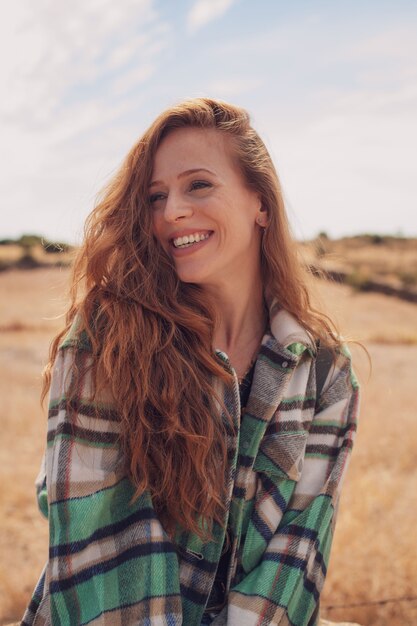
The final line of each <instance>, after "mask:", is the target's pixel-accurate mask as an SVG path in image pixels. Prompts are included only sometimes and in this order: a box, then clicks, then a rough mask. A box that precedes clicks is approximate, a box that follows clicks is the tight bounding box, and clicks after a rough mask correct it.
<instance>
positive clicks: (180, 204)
mask: <svg viewBox="0 0 417 626" xmlns="http://www.w3.org/2000/svg"><path fill="white" fill-rule="evenodd" d="M192 214H193V208H192V206H191V205H190V203H189V202H186V201H185V199H184V198H183V197H181V196H179V195H175V194H169V196H168V198H167V200H166V203H165V211H164V217H165V220H166V221H167V222H176V221H177V220H179V219H181V218H182V217H190V216H191V215H192Z"/></svg>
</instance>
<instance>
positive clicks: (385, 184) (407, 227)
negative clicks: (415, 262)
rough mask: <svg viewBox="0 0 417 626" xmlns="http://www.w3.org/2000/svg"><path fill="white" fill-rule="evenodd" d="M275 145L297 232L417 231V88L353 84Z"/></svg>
mask: <svg viewBox="0 0 417 626" xmlns="http://www.w3.org/2000/svg"><path fill="white" fill-rule="evenodd" d="M270 143H271V144H272V146H273V152H276V154H278V155H279V158H278V159H277V162H278V170H279V173H280V175H281V178H282V181H283V186H284V190H285V192H286V195H287V198H288V200H289V206H290V207H291V209H292V214H293V218H292V219H293V223H294V224H295V229H296V231H297V234H298V235H299V236H300V237H305V236H307V237H309V236H312V235H314V234H315V233H317V232H318V231H319V230H326V231H328V232H329V233H330V234H334V235H339V234H343V233H346V232H352V233H353V232H358V230H362V231H366V230H367V231H369V232H391V233H395V232H397V231H400V230H402V231H403V232H406V233H410V234H411V233H414V234H417V210H416V209H417V194H416V190H415V180H416V179H417V149H416V148H415V146H416V145H417V89H416V88H415V87H404V88H401V89H399V90H398V91H397V92H395V93H392V92H390V91H386V92H385V93H381V92H378V93H372V92H369V91H362V92H355V93H352V94H351V95H350V96H347V97H346V96H342V95H340V97H339V99H334V100H333V101H332V102H329V103H328V108H327V110H326V111H325V112H323V113H321V114H319V115H317V116H316V117H315V119H313V120H305V121H304V122H301V123H300V124H299V127H298V128H297V129H295V128H292V129H291V130H290V131H289V132H288V130H287V129H286V128H285V126H284V125H283V126H279V125H275V128H274V129H273V131H272V133H271V142H270Z"/></svg>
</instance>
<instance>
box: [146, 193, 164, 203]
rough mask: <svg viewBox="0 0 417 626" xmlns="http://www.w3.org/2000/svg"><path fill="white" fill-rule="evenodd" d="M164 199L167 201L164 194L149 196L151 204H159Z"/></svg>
mask: <svg viewBox="0 0 417 626" xmlns="http://www.w3.org/2000/svg"><path fill="white" fill-rule="evenodd" d="M164 199H165V195H164V194H163V193H153V194H152V195H151V196H149V202H150V204H155V202H158V201H159V200H164Z"/></svg>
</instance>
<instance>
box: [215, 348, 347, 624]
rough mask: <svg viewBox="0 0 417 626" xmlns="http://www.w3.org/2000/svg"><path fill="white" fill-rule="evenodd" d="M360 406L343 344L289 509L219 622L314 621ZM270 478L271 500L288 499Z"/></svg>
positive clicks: (284, 486)
mask: <svg viewBox="0 0 417 626" xmlns="http://www.w3.org/2000/svg"><path fill="white" fill-rule="evenodd" d="M357 412H358V384H357V381H356V378H355V376H354V374H353V372H352V369H351V362H350V355H349V353H348V352H347V350H346V349H343V351H342V352H341V353H340V354H339V355H338V359H337V362H336V364H335V367H334V368H332V370H331V374H330V375H329V379H328V381H327V382H326V384H325V386H324V391H323V393H322V395H321V398H320V402H319V409H318V412H316V414H315V415H314V418H313V420H312V422H311V424H310V427H309V432H308V437H307V443H306V448H305V455H304V464H303V468H302V471H301V476H300V478H299V480H298V481H297V482H296V483H295V487H294V490H293V492H292V496H291V499H290V501H289V503H288V506H287V507H286V511H285V513H284V515H283V516H282V519H281V521H280V523H279V525H278V528H277V530H276V532H275V533H274V535H273V536H272V538H271V540H270V541H269V543H268V545H267V547H266V549H265V551H264V554H263V556H262V559H261V561H260V562H259V564H258V565H256V567H254V569H252V571H250V572H249V573H247V575H245V576H244V577H243V579H242V580H241V581H240V582H239V583H238V584H237V585H235V586H234V587H232V589H231V591H230V594H229V602H228V607H227V614H226V611H225V612H224V614H223V616H222V617H219V618H218V619H217V620H216V621H215V622H214V624H217V625H220V624H228V626H255V625H256V626H261V625H262V626H267V625H278V624H280V625H281V626H284V625H285V626H290V625H291V626H309V625H313V624H316V620H317V619H318V602H319V596H320V592H321V590H322V588H323V584H324V579H325V576H326V573H327V567H328V561H329V553H330V547H331V543H332V539H333V533H334V525H335V520H336V512H337V504H338V499H339V495H340V489H341V484H342V481H343V478H344V477H345V474H346V469H347V463H348V459H349V457H350V452H351V448H352V442H353V438H354V434H355V431H356V418H357ZM265 480H266V482H268V481H269V482H270V483H271V484H272V483H275V487H276V491H274V490H273V488H272V491H271V492H270V494H268V495H271V499H272V500H273V501H275V503H277V504H278V505H279V504H280V503H282V502H285V498H286V495H285V494H286V493H288V487H289V486H290V485H289V482H291V481H288V480H285V479H284V478H278V477H272V476H266V477H265ZM263 493H266V490H265V489H264V491H263ZM273 506H274V505H273V504H272V507H273ZM255 507H256V504H255ZM271 514H272V513H271ZM249 550H250V546H249Z"/></svg>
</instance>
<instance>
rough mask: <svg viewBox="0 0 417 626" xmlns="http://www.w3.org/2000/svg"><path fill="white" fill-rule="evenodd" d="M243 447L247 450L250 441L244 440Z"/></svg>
mask: <svg viewBox="0 0 417 626" xmlns="http://www.w3.org/2000/svg"><path fill="white" fill-rule="evenodd" d="M242 448H243V449H244V450H247V449H248V448H249V442H248V441H244V442H243V443H242Z"/></svg>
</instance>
